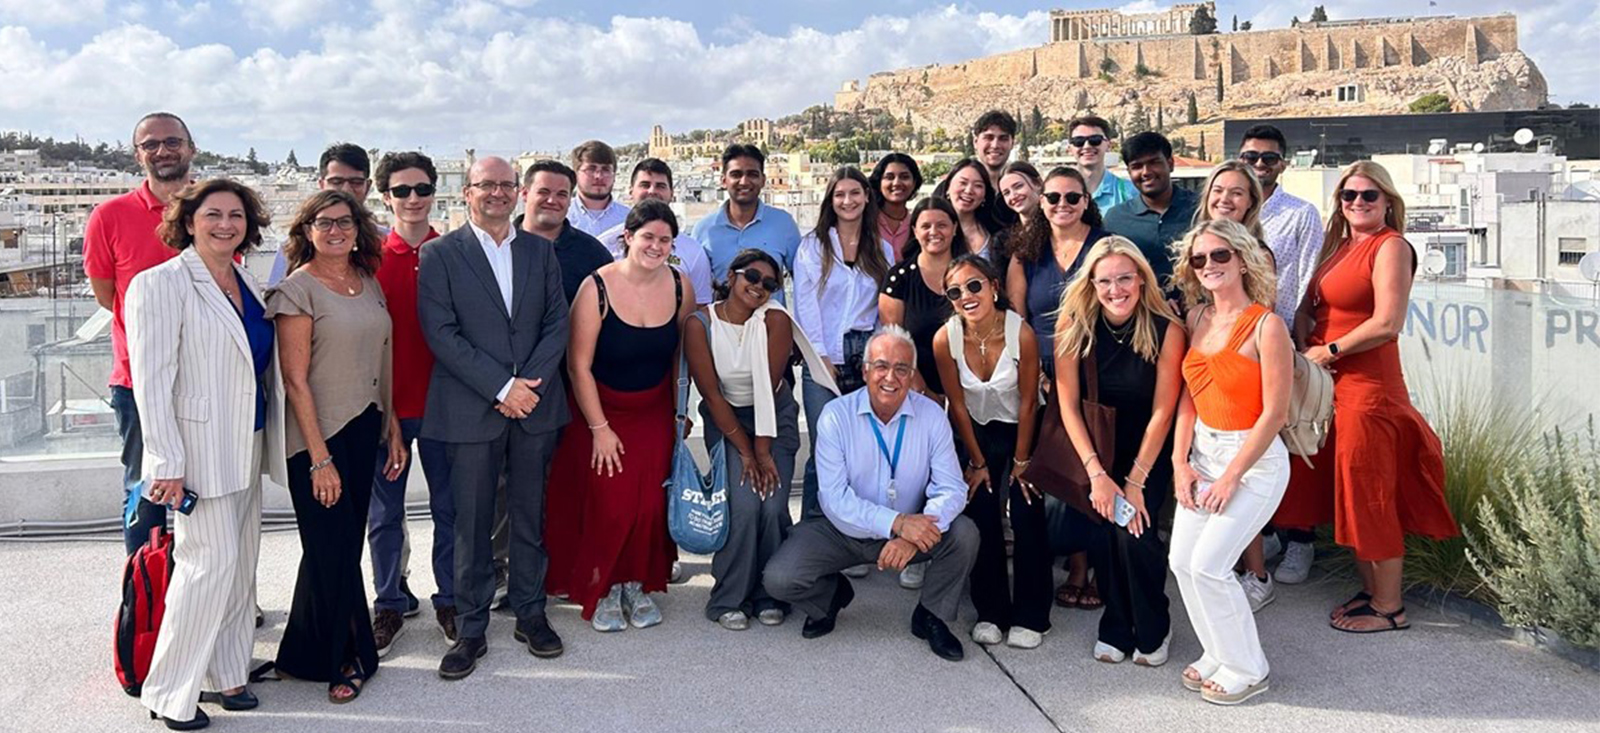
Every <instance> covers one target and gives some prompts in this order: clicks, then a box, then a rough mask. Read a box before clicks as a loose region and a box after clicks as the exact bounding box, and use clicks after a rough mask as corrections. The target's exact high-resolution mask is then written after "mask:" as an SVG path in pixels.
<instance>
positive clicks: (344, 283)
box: [319, 272, 361, 295]
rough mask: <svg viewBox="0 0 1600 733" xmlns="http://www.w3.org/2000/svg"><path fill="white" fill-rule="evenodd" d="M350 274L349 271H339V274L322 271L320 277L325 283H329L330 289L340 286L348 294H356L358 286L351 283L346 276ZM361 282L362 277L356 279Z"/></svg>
mask: <svg viewBox="0 0 1600 733" xmlns="http://www.w3.org/2000/svg"><path fill="white" fill-rule="evenodd" d="M348 274H349V273H347V272H342V273H339V274H338V275H331V274H328V273H326V272H324V273H322V277H321V278H319V279H320V280H322V282H323V284H325V285H327V286H328V287H329V288H330V289H333V290H338V289H339V288H343V289H344V292H345V293H346V294H348V295H355V294H356V286H355V285H352V284H351V283H350V281H349V280H348V279H347V277H346V276H347V275H348ZM330 281H331V282H330ZM360 282H361V281H360V279H357V280H356V283H357V284H359V283H360Z"/></svg>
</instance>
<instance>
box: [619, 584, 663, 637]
mask: <svg viewBox="0 0 1600 733" xmlns="http://www.w3.org/2000/svg"><path fill="white" fill-rule="evenodd" d="M622 610H623V612H625V613H626V614H627V616H628V623H629V624H632V625H633V628H636V629H648V628H650V627H651V626H655V625H656V624H659V623H661V608H660V607H659V606H657V605H656V602H655V601H652V600H650V595H649V594H648V593H645V592H644V584H642V583H639V582H637V581H635V582H632V583H624V584H623V586H622Z"/></svg>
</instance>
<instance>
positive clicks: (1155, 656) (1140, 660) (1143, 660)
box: [1133, 631, 1172, 667]
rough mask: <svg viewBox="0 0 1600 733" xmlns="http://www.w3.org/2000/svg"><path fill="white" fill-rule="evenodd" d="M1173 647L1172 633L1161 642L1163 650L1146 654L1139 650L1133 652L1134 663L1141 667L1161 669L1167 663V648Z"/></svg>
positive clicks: (1168, 633)
mask: <svg viewBox="0 0 1600 733" xmlns="http://www.w3.org/2000/svg"><path fill="white" fill-rule="evenodd" d="M1171 645H1172V632H1170V631H1168V632H1167V638H1165V639H1162V640H1161V648H1159V649H1157V650H1155V651H1153V652H1150V653H1149V654H1145V653H1144V652H1141V651H1139V650H1138V649H1134V650H1133V663H1134V664H1137V665H1139V666H1141V667H1159V666H1161V665H1163V664H1166V663H1167V647H1169V646H1171Z"/></svg>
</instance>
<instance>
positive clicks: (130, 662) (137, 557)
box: [113, 527, 172, 697]
mask: <svg viewBox="0 0 1600 733" xmlns="http://www.w3.org/2000/svg"><path fill="white" fill-rule="evenodd" d="M171 580H172V535H169V534H167V533H166V532H165V531H163V529H162V528H161V527H155V528H153V529H151V530H150V541H149V542H146V543H145V544H144V546H143V547H140V548H139V550H138V551H137V552H135V553H133V555H131V556H129V557H128V564H127V566H126V567H124V568H123V569H122V605H121V606H120V607H118V608H117V623H116V627H115V628H114V630H113V631H114V633H115V643H116V648H115V649H114V650H113V656H114V657H115V658H116V666H117V681H118V682H120V683H122V691H123V692H126V693H128V695H130V696H132V697H138V696H139V690H140V687H141V686H142V685H143V684H144V678H145V675H147V674H149V673H150V658H151V657H152V656H154V655H155V652H156V633H157V632H159V631H160V630H161V615H162V614H163V613H164V612H165V611H166V610H167V583H168V582H170V581H171Z"/></svg>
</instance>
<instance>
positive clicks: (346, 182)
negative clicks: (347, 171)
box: [322, 176, 367, 188]
mask: <svg viewBox="0 0 1600 733" xmlns="http://www.w3.org/2000/svg"><path fill="white" fill-rule="evenodd" d="M322 183H323V185H325V186H328V187H330V188H346V187H349V188H361V187H362V186H365V185H367V179H366V178H363V177H361V176H351V177H349V178H345V177H343V176H333V177H331V178H324V179H322Z"/></svg>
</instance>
